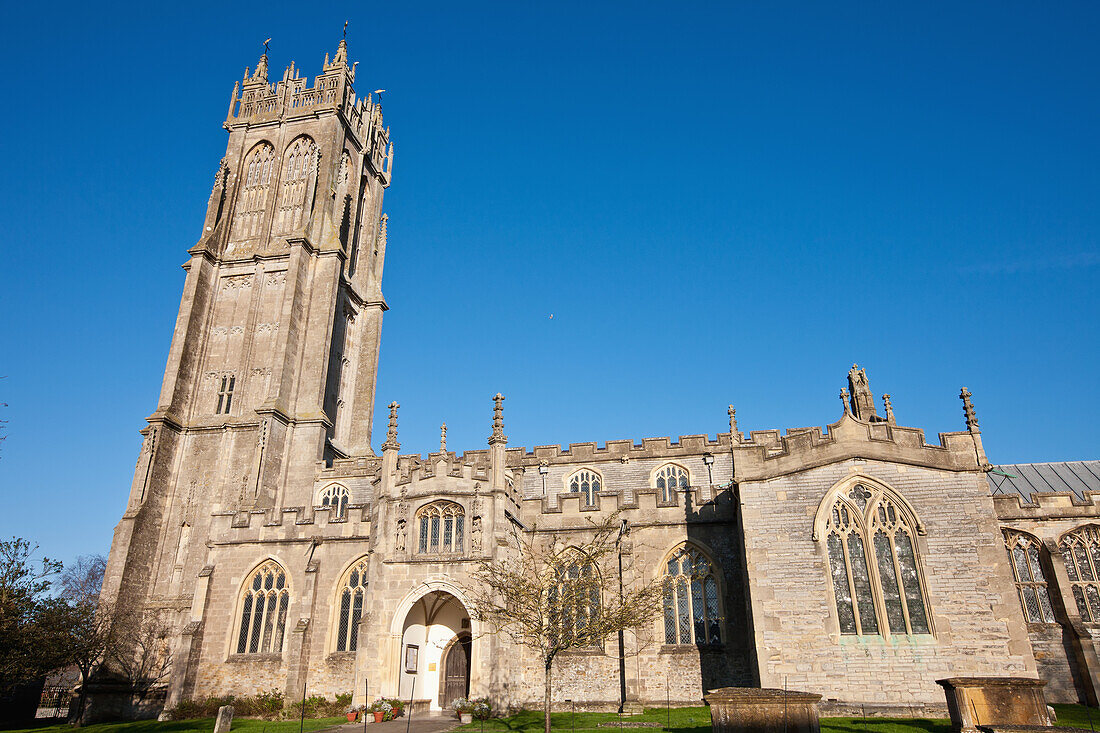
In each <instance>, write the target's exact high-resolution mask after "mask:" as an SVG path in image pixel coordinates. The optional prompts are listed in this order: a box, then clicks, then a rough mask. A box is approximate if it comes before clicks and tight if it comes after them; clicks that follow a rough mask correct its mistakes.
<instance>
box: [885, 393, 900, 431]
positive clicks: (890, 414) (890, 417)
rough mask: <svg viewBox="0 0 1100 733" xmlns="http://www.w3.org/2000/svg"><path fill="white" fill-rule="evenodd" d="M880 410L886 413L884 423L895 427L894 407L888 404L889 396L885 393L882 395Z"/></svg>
mask: <svg viewBox="0 0 1100 733" xmlns="http://www.w3.org/2000/svg"><path fill="white" fill-rule="evenodd" d="M882 409H883V411H884V412H885V413H886V422H888V423H890V424H891V425H897V423H896V422H894V406H893V405H892V404H891V403H890V395H888V394H886V393H885V392H883V393H882Z"/></svg>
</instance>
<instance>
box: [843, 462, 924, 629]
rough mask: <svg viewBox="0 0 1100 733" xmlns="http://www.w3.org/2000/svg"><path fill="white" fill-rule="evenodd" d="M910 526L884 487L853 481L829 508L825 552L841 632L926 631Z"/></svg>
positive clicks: (922, 592)
mask: <svg viewBox="0 0 1100 733" xmlns="http://www.w3.org/2000/svg"><path fill="white" fill-rule="evenodd" d="M913 535H914V527H913V526H912V522H911V521H910V520H909V519H908V518H907V515H906V513H905V512H903V511H902V510H901V509H900V508H899V507H897V506H896V505H895V504H894V503H893V502H892V501H891V500H890V499H889V498H888V497H887V496H886V495H885V492H883V491H881V490H877V489H873V488H871V487H868V486H867V485H865V484H856V485H855V486H854V487H852V488H851V489H850V490H848V491H845V492H843V493H842V494H841V496H839V497H838V498H837V500H836V502H835V503H834V504H833V506H832V509H831V510H830V512H829V519H828V522H827V524H826V529H825V547H826V551H827V553H828V556H829V567H830V571H831V576H832V585H833V596H834V598H835V599H836V608H837V620H838V623H839V626H840V633H842V634H880V633H882V632H883V630H882V629H881V625H880V620H881V619H883V618H885V620H886V625H887V629H886V630H887V631H888V632H889V633H891V634H927V633H930V626H929V623H928V611H927V608H926V606H925V601H924V591H923V588H922V585H921V578H920V571H919V569H918V564H917V554H916V547H915V545H914V543H913Z"/></svg>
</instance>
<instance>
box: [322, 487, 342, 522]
mask: <svg viewBox="0 0 1100 733" xmlns="http://www.w3.org/2000/svg"><path fill="white" fill-rule="evenodd" d="M349 497H350V494H349V493H348V490H347V488H345V487H343V486H341V485H340V484H332V485H331V486H326V487H325V488H323V489H321V493H319V494H318V495H317V506H321V507H326V506H327V507H332V509H333V512H332V514H330V515H329V516H330V517H332V518H333V519H343V518H344V517H345V516H346V515H347V513H348V499H349Z"/></svg>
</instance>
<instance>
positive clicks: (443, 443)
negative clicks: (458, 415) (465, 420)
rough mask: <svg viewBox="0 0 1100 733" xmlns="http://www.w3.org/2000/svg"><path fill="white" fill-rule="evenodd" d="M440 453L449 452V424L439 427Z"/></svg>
mask: <svg viewBox="0 0 1100 733" xmlns="http://www.w3.org/2000/svg"><path fill="white" fill-rule="evenodd" d="M439 452H440V453H446V452H447V423H443V424H442V425H440V426H439Z"/></svg>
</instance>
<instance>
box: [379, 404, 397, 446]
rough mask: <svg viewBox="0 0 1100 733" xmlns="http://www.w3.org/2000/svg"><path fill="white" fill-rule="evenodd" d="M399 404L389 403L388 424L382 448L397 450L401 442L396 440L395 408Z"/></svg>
mask: <svg viewBox="0 0 1100 733" xmlns="http://www.w3.org/2000/svg"><path fill="white" fill-rule="evenodd" d="M398 407H401V405H399V404H397V403H396V402H391V403H390V426H389V429H388V430H387V431H386V442H385V443H383V444H382V450H398V449H400V448H401V444H400V443H398V442H397V408H398Z"/></svg>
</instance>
